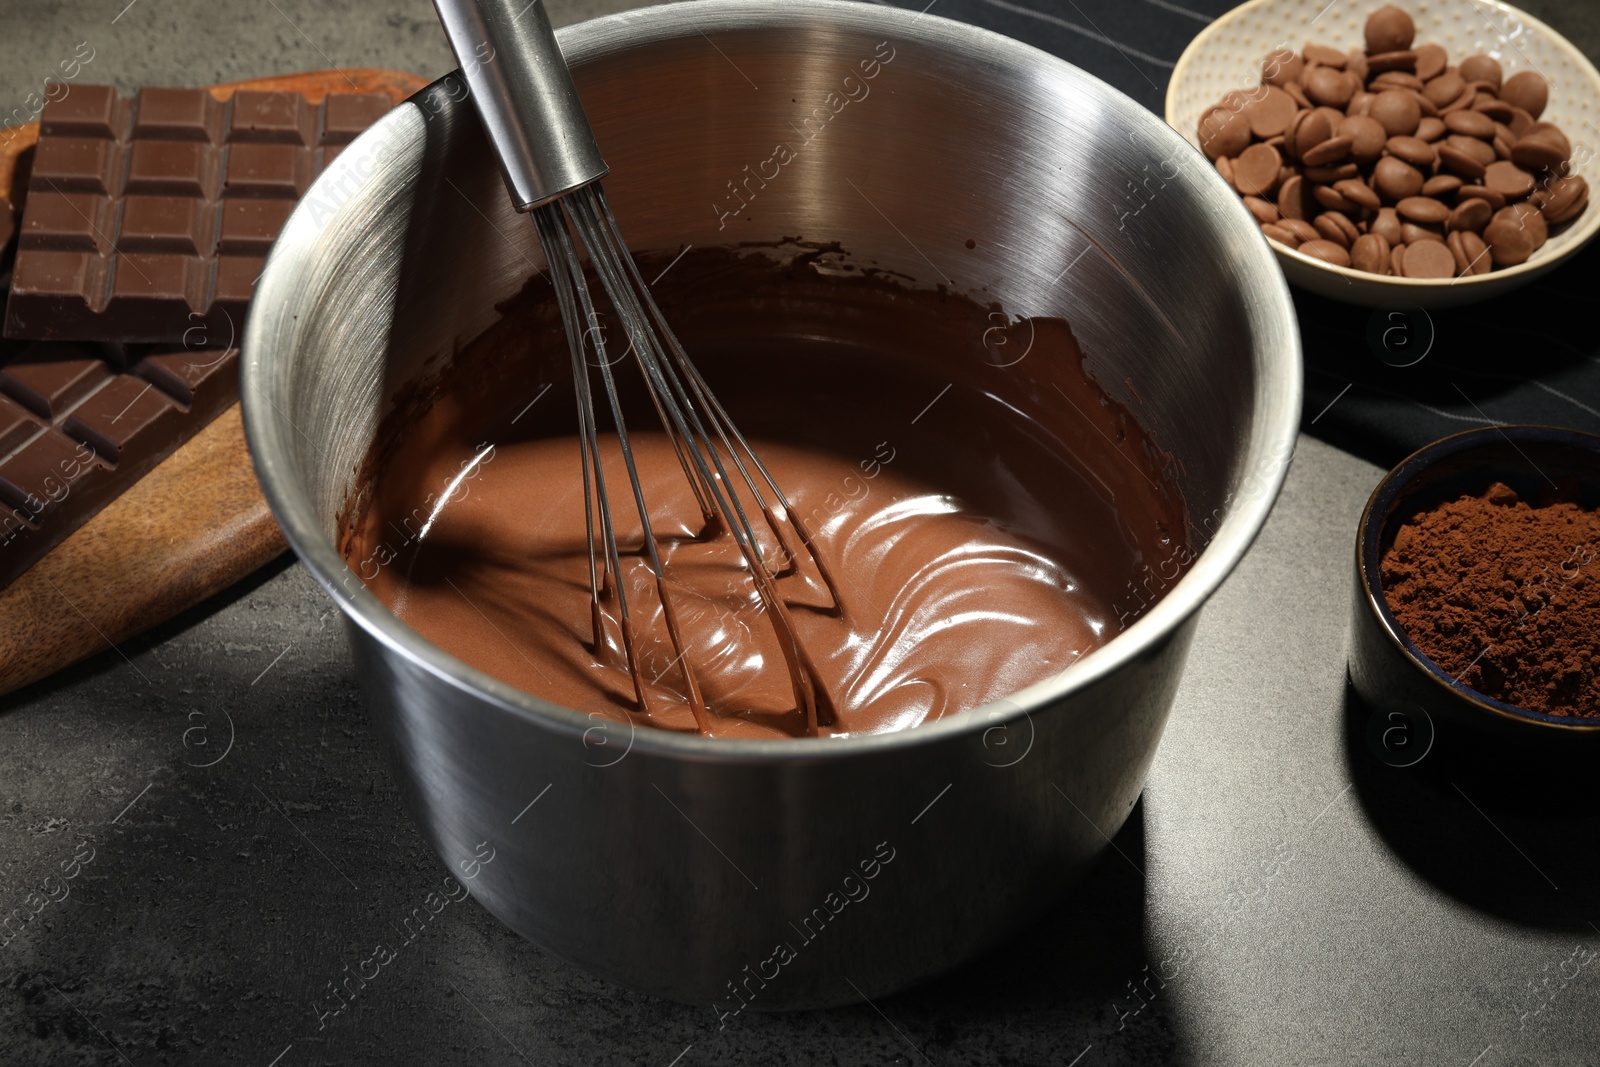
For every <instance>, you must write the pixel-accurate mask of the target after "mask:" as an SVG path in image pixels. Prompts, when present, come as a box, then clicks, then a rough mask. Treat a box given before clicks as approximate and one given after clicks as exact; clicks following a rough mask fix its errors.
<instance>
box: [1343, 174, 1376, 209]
mask: <svg viewBox="0 0 1600 1067" xmlns="http://www.w3.org/2000/svg"><path fill="white" fill-rule="evenodd" d="M1333 191H1334V192H1336V193H1338V194H1339V195H1340V196H1342V197H1344V198H1345V199H1346V200H1348V201H1349V202H1350V203H1352V204H1355V205H1356V206H1357V207H1363V208H1366V209H1367V210H1368V211H1377V210H1378V209H1379V208H1380V207H1382V206H1383V201H1381V200H1379V199H1378V194H1377V193H1375V192H1373V191H1372V188H1371V187H1370V186H1369V185H1367V183H1366V182H1364V181H1362V180H1361V179H1359V178H1346V179H1345V180H1344V181H1340V182H1334V183H1333Z"/></svg>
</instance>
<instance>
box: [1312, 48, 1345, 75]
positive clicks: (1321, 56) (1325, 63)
mask: <svg viewBox="0 0 1600 1067" xmlns="http://www.w3.org/2000/svg"><path fill="white" fill-rule="evenodd" d="M1301 55H1303V56H1305V58H1306V62H1307V63H1312V64H1315V65H1317V66H1321V67H1333V68H1334V69H1335V70H1343V69H1344V67H1345V54H1344V53H1343V52H1341V51H1339V50H1338V49H1337V48H1329V47H1328V46H1327V45H1325V44H1307V45H1306V47H1305V49H1304V51H1302V52H1301Z"/></svg>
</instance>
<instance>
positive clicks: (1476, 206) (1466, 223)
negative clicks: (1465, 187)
mask: <svg viewBox="0 0 1600 1067" xmlns="http://www.w3.org/2000/svg"><path fill="white" fill-rule="evenodd" d="M1493 215H1494V208H1492V207H1490V206H1489V201H1487V200H1484V199H1481V198H1479V197H1476V196H1475V197H1473V198H1472V199H1470V200H1463V201H1461V202H1460V203H1458V204H1457V205H1456V206H1455V207H1454V209H1452V210H1451V212H1450V217H1449V218H1448V219H1446V220H1445V228H1446V229H1448V230H1452V231H1453V230H1472V231H1473V232H1474V233H1477V232H1481V231H1482V230H1483V228H1484V227H1485V226H1487V225H1489V219H1490V217H1491V216H1493Z"/></svg>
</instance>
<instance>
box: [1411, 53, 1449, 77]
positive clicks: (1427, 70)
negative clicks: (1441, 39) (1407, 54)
mask: <svg viewBox="0 0 1600 1067" xmlns="http://www.w3.org/2000/svg"><path fill="white" fill-rule="evenodd" d="M1416 51H1417V77H1419V78H1421V79H1422V80H1423V81H1431V80H1432V79H1434V78H1437V77H1438V76H1439V75H1440V74H1443V73H1444V69H1445V67H1446V66H1447V65H1449V63H1450V55H1449V53H1447V52H1446V51H1445V50H1444V49H1443V48H1442V47H1440V46H1439V45H1436V44H1425V45H1419V46H1418V47H1417V50H1416Z"/></svg>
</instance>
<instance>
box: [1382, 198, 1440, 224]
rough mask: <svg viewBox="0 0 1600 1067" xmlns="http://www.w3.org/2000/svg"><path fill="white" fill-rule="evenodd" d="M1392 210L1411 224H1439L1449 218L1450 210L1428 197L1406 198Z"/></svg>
mask: <svg viewBox="0 0 1600 1067" xmlns="http://www.w3.org/2000/svg"><path fill="white" fill-rule="evenodd" d="M1394 209H1395V210H1396V211H1397V212H1399V213H1400V217H1401V218H1403V219H1407V220H1409V221H1411V222H1423V223H1440V222H1443V221H1444V220H1445V219H1447V218H1449V217H1450V209H1449V208H1447V207H1445V206H1444V205H1443V204H1441V203H1440V202H1439V201H1437V200H1435V199H1433V198H1432V197H1430V196H1408V197H1406V198H1405V199H1403V200H1401V201H1400V202H1399V203H1398V204H1396V205H1395V206H1394Z"/></svg>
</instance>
